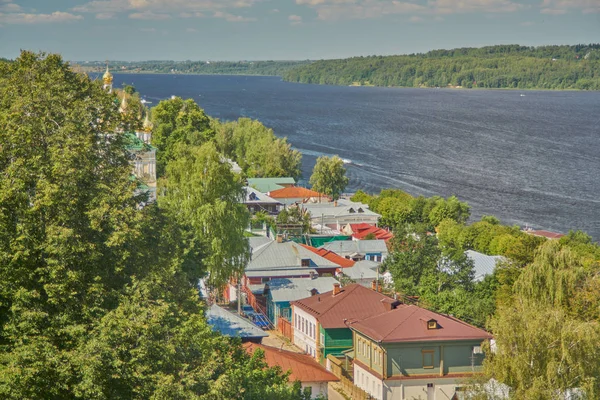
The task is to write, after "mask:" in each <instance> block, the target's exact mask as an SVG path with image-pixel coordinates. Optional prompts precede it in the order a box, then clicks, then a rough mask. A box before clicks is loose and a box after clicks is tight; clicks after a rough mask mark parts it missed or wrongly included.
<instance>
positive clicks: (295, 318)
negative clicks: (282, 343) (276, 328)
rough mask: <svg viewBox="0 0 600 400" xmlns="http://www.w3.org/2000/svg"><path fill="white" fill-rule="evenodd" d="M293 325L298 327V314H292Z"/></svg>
mask: <svg viewBox="0 0 600 400" xmlns="http://www.w3.org/2000/svg"><path fill="white" fill-rule="evenodd" d="M294 327H295V328H296V329H298V316H297V315H296V314H294Z"/></svg>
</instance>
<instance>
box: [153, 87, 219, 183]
mask: <svg viewBox="0 0 600 400" xmlns="http://www.w3.org/2000/svg"><path fill="white" fill-rule="evenodd" d="M151 115H152V123H153V126H154V128H153V131H152V144H153V145H154V146H156V148H157V149H158V151H157V152H156V172H157V175H158V176H159V177H161V176H163V175H164V173H165V169H166V166H167V164H168V162H169V161H171V160H173V159H174V157H175V147H176V146H177V145H178V144H180V143H185V144H187V145H194V146H199V145H201V144H203V143H206V142H207V141H209V140H211V139H212V138H213V137H214V135H215V132H214V130H213V127H212V126H211V122H210V120H209V118H208V116H207V115H206V114H205V113H204V110H202V109H201V108H200V107H199V106H198V104H196V103H195V102H194V100H191V99H188V100H183V99H182V98H180V97H175V98H172V99H169V100H163V101H161V102H160V103H158V105H157V106H156V107H154V108H153V109H152V114H151Z"/></svg>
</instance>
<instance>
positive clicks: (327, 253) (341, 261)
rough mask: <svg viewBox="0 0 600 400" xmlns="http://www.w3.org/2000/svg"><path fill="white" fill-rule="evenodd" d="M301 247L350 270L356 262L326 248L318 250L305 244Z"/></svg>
mask: <svg viewBox="0 0 600 400" xmlns="http://www.w3.org/2000/svg"><path fill="white" fill-rule="evenodd" d="M300 246H302V247H304V248H305V249H307V250H310V251H312V252H313V253H315V254H317V255H319V256H321V257H323V258H325V259H327V260H329V261H331V262H334V263H336V264H337V265H339V266H340V267H341V268H350V267H352V266H354V260H351V259H348V258H345V257H342V256H340V255H339V254H337V253H335V252H333V251H331V250H327V249H325V248H320V249H317V248H314V247H312V246H307V245H305V244H300Z"/></svg>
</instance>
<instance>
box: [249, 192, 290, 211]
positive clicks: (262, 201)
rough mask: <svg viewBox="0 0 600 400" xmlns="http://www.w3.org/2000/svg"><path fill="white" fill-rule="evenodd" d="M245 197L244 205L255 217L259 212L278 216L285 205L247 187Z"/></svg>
mask: <svg viewBox="0 0 600 400" xmlns="http://www.w3.org/2000/svg"><path fill="white" fill-rule="evenodd" d="M244 192H245V197H244V204H245V205H246V207H248V211H249V212H250V214H252V215H254V214H256V213H257V212H265V213H267V214H269V215H277V214H279V211H281V208H282V207H283V204H281V203H280V202H279V201H277V200H275V199H272V198H270V197H269V196H267V195H266V194H264V193H261V192H259V191H258V190H256V189H254V188H252V187H250V186H246V187H245V188H244Z"/></svg>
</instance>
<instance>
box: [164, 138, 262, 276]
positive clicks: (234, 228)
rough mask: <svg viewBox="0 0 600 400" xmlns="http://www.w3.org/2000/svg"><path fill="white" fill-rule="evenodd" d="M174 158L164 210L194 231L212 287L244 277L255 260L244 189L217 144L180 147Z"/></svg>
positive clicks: (168, 177)
mask: <svg viewBox="0 0 600 400" xmlns="http://www.w3.org/2000/svg"><path fill="white" fill-rule="evenodd" d="M173 155H174V159H173V160H172V161H171V162H169V164H168V165H167V168H166V176H165V178H166V179H164V180H163V181H162V182H161V187H160V188H159V191H160V192H161V193H163V194H161V195H160V196H159V198H158V201H159V205H160V206H161V207H163V208H165V209H166V210H167V212H168V213H169V215H170V216H172V217H173V218H175V219H176V220H177V221H178V222H179V223H180V224H181V225H182V226H184V227H187V228H188V229H190V230H191V231H192V233H193V234H194V236H195V238H197V240H198V241H199V242H200V245H201V247H202V252H203V254H205V257H204V259H203V261H202V264H203V266H204V267H205V268H206V270H207V271H208V273H209V277H210V281H211V283H212V284H214V285H217V286H218V285H222V284H224V283H226V282H227V281H228V280H229V278H230V277H231V276H235V275H239V274H240V273H241V272H242V271H243V269H244V267H245V265H246V263H247V262H248V260H249V257H250V254H249V247H248V240H247V239H246V238H245V237H244V231H245V228H246V227H247V226H248V224H249V223H250V215H249V214H248V209H247V208H246V206H245V205H244V204H243V203H242V199H243V198H244V189H243V185H242V183H241V182H240V180H239V177H238V176H236V175H235V174H234V173H233V172H231V169H230V167H229V164H227V163H225V162H223V161H222V160H221V157H220V155H219V153H218V152H217V150H216V147H215V145H214V144H213V143H212V142H211V143H206V144H204V145H202V146H190V145H186V144H185V143H179V144H178V145H177V146H176V147H175V148H174V149H173Z"/></svg>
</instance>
